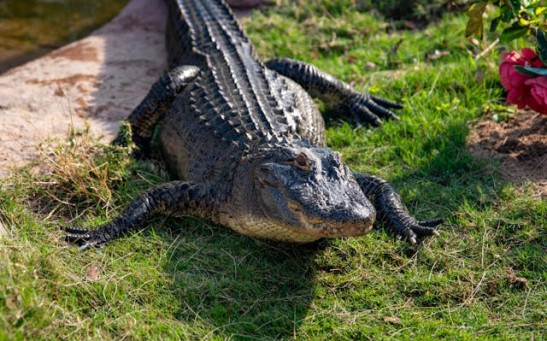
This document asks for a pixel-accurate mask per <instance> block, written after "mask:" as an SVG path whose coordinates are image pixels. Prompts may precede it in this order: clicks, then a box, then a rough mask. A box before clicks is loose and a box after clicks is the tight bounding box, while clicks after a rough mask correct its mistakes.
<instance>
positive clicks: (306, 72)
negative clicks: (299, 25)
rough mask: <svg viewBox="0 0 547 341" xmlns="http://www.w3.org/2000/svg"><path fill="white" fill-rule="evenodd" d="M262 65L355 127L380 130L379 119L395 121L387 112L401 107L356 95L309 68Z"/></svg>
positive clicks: (288, 63)
mask: <svg viewBox="0 0 547 341" xmlns="http://www.w3.org/2000/svg"><path fill="white" fill-rule="evenodd" d="M265 64H266V66H267V67H268V68H269V69H270V70H274V71H277V72H278V73H280V74H282V75H283V76H285V77H288V78H290V79H292V80H293V81H295V82H296V83H298V84H300V85H301V86H302V87H303V88H304V89H305V90H306V91H307V92H308V93H309V94H310V95H312V96H314V97H319V98H321V99H323V100H325V102H326V103H329V104H334V105H335V106H337V107H338V108H339V110H338V112H343V113H346V114H349V115H350V116H351V117H352V118H353V120H354V121H355V123H356V124H358V125H360V124H361V123H362V122H364V123H368V124H370V125H373V126H379V125H381V124H382V121H381V120H380V119H381V118H385V119H398V117H397V115H395V114H394V113H393V112H392V111H391V110H390V109H400V108H402V106H401V105H399V104H397V103H393V102H391V101H388V100H386V99H383V98H379V97H376V96H372V95H369V94H367V93H364V92H359V91H357V90H355V89H354V88H353V87H351V86H350V85H349V84H347V83H344V82H342V81H340V80H338V79H336V78H335V77H333V76H331V75H329V74H328V73H326V72H323V71H321V70H319V69H318V68H317V67H315V66H314V65H312V64H308V63H305V62H301V61H298V60H294V59H288V58H278V59H272V60H269V61H267V62H266V63H265Z"/></svg>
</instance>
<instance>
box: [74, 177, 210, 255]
mask: <svg viewBox="0 0 547 341" xmlns="http://www.w3.org/2000/svg"><path fill="white" fill-rule="evenodd" d="M213 206H214V201H213V200H212V199H211V195H210V193H208V191H206V190H205V189H204V188H202V186H199V185H194V184H192V183H190V182H185V181H173V182H168V183H165V184H161V185H159V186H156V187H153V188H151V189H149V190H148V191H146V192H145V193H143V194H141V195H139V196H138V197H137V198H135V199H134V200H133V202H132V203H131V205H129V207H128V208H127V209H126V210H125V212H123V214H122V215H120V216H119V217H117V218H115V219H114V220H113V221H111V222H110V223H107V224H105V225H103V226H101V227H99V228H97V229H94V230H87V229H82V228H74V227H69V228H66V229H65V231H66V232H67V234H66V236H65V240H66V241H68V242H72V243H76V244H78V245H81V249H87V248H88V247H90V246H100V245H102V244H105V243H107V242H108V241H110V240H112V239H114V238H117V237H119V236H120V235H122V234H124V233H126V232H128V231H130V230H132V229H134V228H137V227H138V226H139V225H140V224H141V223H143V222H144V221H145V220H147V219H148V218H149V217H150V216H151V215H153V214H155V213H163V214H170V213H178V214H184V215H188V216H195V217H200V218H211V217H212V213H211V212H212V211H213V210H214V207H213Z"/></svg>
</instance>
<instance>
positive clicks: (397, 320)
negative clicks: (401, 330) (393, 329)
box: [384, 316, 401, 324]
mask: <svg viewBox="0 0 547 341" xmlns="http://www.w3.org/2000/svg"><path fill="white" fill-rule="evenodd" d="M384 322H389V323H392V324H401V319H400V318H398V317H395V316H384Z"/></svg>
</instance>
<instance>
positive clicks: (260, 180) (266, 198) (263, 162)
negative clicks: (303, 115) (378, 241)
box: [252, 146, 376, 238]
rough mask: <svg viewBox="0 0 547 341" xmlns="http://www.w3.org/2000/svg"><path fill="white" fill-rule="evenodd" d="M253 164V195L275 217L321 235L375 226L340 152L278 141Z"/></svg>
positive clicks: (357, 232)
mask: <svg viewBox="0 0 547 341" xmlns="http://www.w3.org/2000/svg"><path fill="white" fill-rule="evenodd" d="M252 169H253V171H252V174H253V178H252V181H253V182H254V184H253V187H254V194H255V196H254V200H256V201H257V203H258V205H259V206H260V208H261V209H262V211H263V213H264V215H265V216H266V217H267V219H268V220H269V221H271V222H272V223H275V224H276V225H279V226H283V227H285V228H289V229H291V230H296V231H298V232H300V233H304V234H307V235H312V236H317V238H322V237H338V236H350V235H362V234H365V233H367V232H369V231H370V230H371V228H372V224H373V223H374V220H375V218H376V210H375V209H374V207H373V205H372V204H371V203H370V202H369V200H368V199H367V198H366V197H365V195H364V194H363V192H362V190H361V188H360V187H359V185H358V184H357V182H356V180H355V177H354V175H353V173H352V171H351V170H350V169H349V168H348V167H347V166H346V165H344V163H343V162H342V160H341V155H340V154H339V153H337V152H334V151H332V150H331V149H329V148H318V147H312V146H276V147H274V148H268V149H267V150H263V151H262V152H261V153H260V154H259V157H256V158H255V159H254V160H253V162H252Z"/></svg>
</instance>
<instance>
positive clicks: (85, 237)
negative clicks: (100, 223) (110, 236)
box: [64, 227, 102, 251]
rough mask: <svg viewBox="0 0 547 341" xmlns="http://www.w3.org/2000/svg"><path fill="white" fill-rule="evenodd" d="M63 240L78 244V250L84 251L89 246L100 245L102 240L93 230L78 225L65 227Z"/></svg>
mask: <svg viewBox="0 0 547 341" xmlns="http://www.w3.org/2000/svg"><path fill="white" fill-rule="evenodd" d="M64 231H65V232H66V234H65V236H64V240H65V241H66V242H68V243H71V244H76V245H79V246H80V248H79V249H78V251H84V250H87V249H89V248H90V247H100V246H101V244H102V241H101V239H100V238H98V237H97V236H96V235H94V233H93V231H90V230H88V229H84V228H79V227H66V228H65V229H64Z"/></svg>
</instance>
